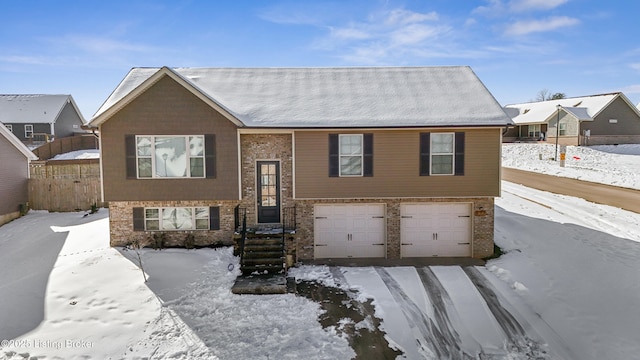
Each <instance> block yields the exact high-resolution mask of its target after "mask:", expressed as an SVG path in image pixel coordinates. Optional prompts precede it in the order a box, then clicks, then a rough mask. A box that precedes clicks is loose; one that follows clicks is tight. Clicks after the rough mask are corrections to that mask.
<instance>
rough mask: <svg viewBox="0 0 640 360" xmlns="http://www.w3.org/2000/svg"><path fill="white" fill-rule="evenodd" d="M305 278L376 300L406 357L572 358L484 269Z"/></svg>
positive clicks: (328, 273)
mask: <svg viewBox="0 0 640 360" xmlns="http://www.w3.org/2000/svg"><path fill="white" fill-rule="evenodd" d="M292 273H293V275H294V276H295V277H296V279H298V280H315V281H320V282H325V283H326V285H327V286H338V287H341V288H343V289H351V290H356V293H357V296H358V297H359V298H360V300H361V301H363V302H364V301H366V299H369V298H370V299H374V305H375V307H376V314H375V315H376V317H379V318H382V319H383V324H382V330H383V331H385V332H386V333H387V335H386V336H387V340H388V341H389V343H390V344H391V346H394V347H396V348H398V349H401V350H402V351H403V352H404V355H403V356H402V357H403V358H406V359H571V358H573V357H572V356H570V355H569V352H568V351H567V349H566V347H565V346H564V344H562V342H561V341H559V339H558V336H557V334H555V333H554V332H553V330H552V329H550V328H549V326H548V325H547V324H546V323H545V322H544V321H542V320H541V319H540V318H539V317H538V316H537V315H536V314H534V313H533V312H532V311H531V310H530V308H529V307H527V306H526V305H525V304H524V303H523V302H522V300H521V299H519V298H518V296H517V295H516V294H515V293H514V292H513V289H511V288H510V287H509V286H508V285H506V284H505V283H504V282H502V281H500V280H498V279H497V278H496V277H495V276H494V275H493V274H491V273H490V272H488V271H487V270H486V269H485V268H484V267H464V268H462V267H459V266H432V267H419V268H415V267H359V268H349V267H340V268H337V269H331V268H328V267H319V266H302V267H299V268H296V269H293V271H292Z"/></svg>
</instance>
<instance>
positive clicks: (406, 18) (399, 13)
mask: <svg viewBox="0 0 640 360" xmlns="http://www.w3.org/2000/svg"><path fill="white" fill-rule="evenodd" d="M438 18H439V16H438V13H436V12H435V11H432V12H430V13H426V14H423V13H417V12H413V11H409V10H404V9H395V10H392V11H391V12H390V13H389V16H388V17H387V19H386V21H385V22H386V23H387V24H389V25H396V24H400V25H404V24H413V23H420V22H424V21H437V20H438Z"/></svg>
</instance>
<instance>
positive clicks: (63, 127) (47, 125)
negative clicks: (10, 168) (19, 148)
mask: <svg viewBox="0 0 640 360" xmlns="http://www.w3.org/2000/svg"><path fill="white" fill-rule="evenodd" d="M0 123H3V124H4V125H5V126H6V127H7V128H8V129H9V130H10V131H11V132H13V134H14V135H15V136H16V137H17V138H18V139H20V141H22V142H24V143H26V144H29V145H32V144H34V145H39V144H42V143H45V142H48V141H52V140H53V139H54V138H63V137H67V136H73V135H74V134H76V133H83V132H84V131H83V130H82V129H81V127H82V125H84V124H85V120H84V118H83V117H82V114H81V113H80V110H78V106H77V105H76V103H75V101H74V100H73V97H72V96H71V95H0Z"/></svg>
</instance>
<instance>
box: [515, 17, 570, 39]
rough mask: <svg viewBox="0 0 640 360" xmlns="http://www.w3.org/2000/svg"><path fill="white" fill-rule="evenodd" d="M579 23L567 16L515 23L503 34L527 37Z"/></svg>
mask: <svg viewBox="0 0 640 360" xmlns="http://www.w3.org/2000/svg"><path fill="white" fill-rule="evenodd" d="M579 23H580V20H578V19H575V18H571V17H568V16H554V17H550V18H547V19H543V20H527V21H517V22H515V23H514V24H512V25H509V26H508V27H507V28H506V30H505V34H506V35H513V36H518V35H527V34H531V33H535V32H547V31H553V30H556V29H559V28H563V27H567V26H573V25H577V24H579Z"/></svg>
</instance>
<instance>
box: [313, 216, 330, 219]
mask: <svg viewBox="0 0 640 360" xmlns="http://www.w3.org/2000/svg"><path fill="white" fill-rule="evenodd" d="M326 218H327V217H326V216H316V219H326Z"/></svg>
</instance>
